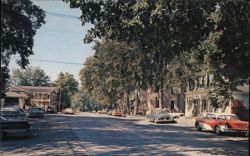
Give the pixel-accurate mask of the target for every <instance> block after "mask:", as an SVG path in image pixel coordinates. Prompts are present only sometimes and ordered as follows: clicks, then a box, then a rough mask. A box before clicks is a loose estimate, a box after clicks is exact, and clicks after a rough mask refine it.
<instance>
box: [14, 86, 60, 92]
mask: <svg viewBox="0 0 250 156" xmlns="http://www.w3.org/2000/svg"><path fill="white" fill-rule="evenodd" d="M10 91H19V92H52V91H56V87H43V86H12V87H10Z"/></svg>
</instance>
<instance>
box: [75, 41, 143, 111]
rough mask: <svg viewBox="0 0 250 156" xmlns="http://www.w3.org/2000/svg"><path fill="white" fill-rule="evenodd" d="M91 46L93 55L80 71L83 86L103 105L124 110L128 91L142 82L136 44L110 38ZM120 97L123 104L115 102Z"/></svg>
mask: <svg viewBox="0 0 250 156" xmlns="http://www.w3.org/2000/svg"><path fill="white" fill-rule="evenodd" d="M94 49H95V54H94V55H93V56H91V57H90V58H88V59H87V61H86V63H85V67H84V68H83V69H82V70H81V72H80V79H81V81H82V86H83V87H84V88H86V89H87V90H88V92H89V93H91V94H90V95H91V97H92V98H93V99H94V100H95V101H96V102H101V103H102V104H104V106H105V107H109V108H114V107H115V108H120V109H123V110H125V109H127V107H128V100H125V99H127V98H128V96H129V94H130V92H131V91H132V90H134V89H135V88H142V87H143V86H142V85H141V84H140V83H139V82H141V81H142V79H141V76H139V75H140V74H141V72H142V71H141V70H140V68H141V63H142V62H141V61H140V57H139V54H140V52H139V51H140V50H139V48H138V46H137V45H136V44H127V43H126V42H117V41H111V40H110V41H102V42H101V43H99V42H97V44H96V46H95V47H94ZM122 97H123V99H124V101H123V104H122V102H121V103H120V104H118V103H117V101H118V100H119V99H122ZM121 101H122V100H121ZM125 101H126V102H125Z"/></svg>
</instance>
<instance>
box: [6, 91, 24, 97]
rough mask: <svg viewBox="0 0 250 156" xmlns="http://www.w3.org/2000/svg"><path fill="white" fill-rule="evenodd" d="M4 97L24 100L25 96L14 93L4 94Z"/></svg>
mask: <svg viewBox="0 0 250 156" xmlns="http://www.w3.org/2000/svg"><path fill="white" fill-rule="evenodd" d="M5 94H6V97H12V98H21V97H23V98H25V97H26V96H27V95H25V94H22V93H21V94H20V93H16V92H6V93H5Z"/></svg>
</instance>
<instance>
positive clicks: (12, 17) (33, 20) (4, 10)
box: [1, 0, 45, 92]
mask: <svg viewBox="0 0 250 156" xmlns="http://www.w3.org/2000/svg"><path fill="white" fill-rule="evenodd" d="M44 18H45V12H44V11H43V10H42V9H41V8H39V7H38V6H37V5H34V4H33V3H32V2H31V1H30V0H1V92H4V89H5V88H6V82H7V79H8V78H9V69H8V65H9V61H10V59H11V56H14V55H17V56H18V57H17V58H18V59H17V60H16V63H17V64H18V65H20V66H21V67H22V68H25V67H26V66H27V65H28V64H29V60H28V57H29V56H30V55H33V42H34V41H33V37H34V35H35V33H36V30H37V29H39V28H40V27H41V25H42V24H44V23H45V20H44Z"/></svg>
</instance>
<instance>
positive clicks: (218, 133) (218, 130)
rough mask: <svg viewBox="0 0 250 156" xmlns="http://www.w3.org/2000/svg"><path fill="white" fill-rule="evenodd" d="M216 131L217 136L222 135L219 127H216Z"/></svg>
mask: <svg viewBox="0 0 250 156" xmlns="http://www.w3.org/2000/svg"><path fill="white" fill-rule="evenodd" d="M214 131H215V133H216V134H217V135H221V131H220V127H219V126H216V127H215V130H214Z"/></svg>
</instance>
